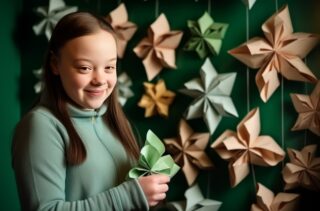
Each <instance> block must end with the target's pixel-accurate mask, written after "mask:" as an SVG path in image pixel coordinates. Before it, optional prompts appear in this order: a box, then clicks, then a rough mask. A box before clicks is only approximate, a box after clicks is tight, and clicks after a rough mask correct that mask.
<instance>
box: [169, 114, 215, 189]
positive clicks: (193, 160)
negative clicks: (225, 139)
mask: <svg viewBox="0 0 320 211" xmlns="http://www.w3.org/2000/svg"><path fill="white" fill-rule="evenodd" d="M209 138H210V134H209V133H195V132H194V131H193V130H192V128H191V127H190V126H189V125H188V124H187V122H186V121H185V120H183V119H182V120H181V121H180V125H179V137H176V138H167V139H164V142H165V145H166V148H167V151H168V152H169V153H170V154H171V155H173V158H174V161H175V162H177V163H178V165H180V166H181V167H182V171H183V173H184V175H185V177H186V180H187V183H188V185H189V186H190V185H192V184H193V183H194V182H195V180H196V178H197V176H198V173H199V172H198V170H199V169H212V168H213V163H212V162H211V160H210V159H209V157H208V156H207V155H206V153H205V151H204V150H205V148H206V146H207V144H208V141H209Z"/></svg>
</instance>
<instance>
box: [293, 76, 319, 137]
mask: <svg viewBox="0 0 320 211" xmlns="http://www.w3.org/2000/svg"><path fill="white" fill-rule="evenodd" d="M291 99H292V102H293V105H294V108H295V109H296V111H297V112H298V113H299V116H298V119H297V121H296V123H295V125H294V126H293V128H292V129H291V130H294V131H295V130H303V129H309V130H310V131H311V132H313V133H314V134H316V135H318V136H320V81H319V82H318V83H317V85H316V87H315V88H314V90H313V92H312V93H311V95H310V96H309V95H302V94H291Z"/></svg>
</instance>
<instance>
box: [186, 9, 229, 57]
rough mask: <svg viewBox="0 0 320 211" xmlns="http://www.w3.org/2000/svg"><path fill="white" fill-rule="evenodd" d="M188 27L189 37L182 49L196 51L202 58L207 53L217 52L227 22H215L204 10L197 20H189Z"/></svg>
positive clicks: (214, 53) (215, 53) (216, 53)
mask: <svg viewBox="0 0 320 211" xmlns="http://www.w3.org/2000/svg"><path fill="white" fill-rule="evenodd" d="M188 27H189V29H190V32H191V38H190V40H189V41H188V42H187V44H186V45H185V47H184V50H186V51H196V52H197V54H198V55H199V57H200V58H201V59H204V58H205V57H206V56H207V55H208V54H209V53H211V54H213V55H218V54H219V52H220V49H221V45H222V39H223V38H224V36H225V33H226V31H227V28H228V24H225V23H215V22H214V21H213V19H212V18H211V16H210V15H209V14H208V13H207V12H205V13H204V14H203V15H202V17H201V18H199V19H198V21H191V20H189V21H188Z"/></svg>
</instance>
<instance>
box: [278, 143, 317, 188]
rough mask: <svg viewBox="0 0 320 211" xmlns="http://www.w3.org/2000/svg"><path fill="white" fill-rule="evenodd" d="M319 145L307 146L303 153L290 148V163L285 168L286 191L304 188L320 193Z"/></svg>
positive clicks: (283, 173)
mask: <svg viewBox="0 0 320 211" xmlns="http://www.w3.org/2000/svg"><path fill="white" fill-rule="evenodd" d="M316 150H317V145H309V146H305V147H304V148H303V149H302V150H301V151H297V150H294V149H290V148H288V155H289V158H290V162H289V163H287V164H286V166H285V167H284V168H283V171H282V176H283V180H284V181H285V183H286V185H285V190H288V189H293V188H295V187H304V188H307V189H310V190H315V191H320V157H315V154H316Z"/></svg>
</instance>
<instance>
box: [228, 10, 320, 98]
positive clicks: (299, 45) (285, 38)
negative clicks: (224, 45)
mask: <svg viewBox="0 0 320 211" xmlns="http://www.w3.org/2000/svg"><path fill="white" fill-rule="evenodd" d="M262 30H263V32H264V35H265V37H266V39H264V38H260V37H255V38H252V39H251V40H249V41H248V42H246V43H244V44H242V45H240V46H239V47H237V48H235V49H232V50H230V51H229V53H230V54H231V55H232V56H234V57H235V58H237V59H238V60H240V61H242V62H243V63H245V64H246V65H247V66H249V67H250V68H254V69H256V68H260V70H259V71H258V73H257V75H256V84H257V86H258V88H259V91H260V97H261V99H262V100H263V101H264V102H266V101H268V99H269V98H270V97H271V95H272V94H273V92H274V91H275V90H276V89H277V88H278V86H279V84H280V82H279V79H278V73H279V74H281V75H283V76H284V77H285V78H286V79H288V80H294V81H304V82H312V83H315V82H317V79H316V76H314V75H313V73H312V72H311V70H310V69H309V68H308V67H307V66H306V64H305V63H304V62H303V61H302V58H304V57H305V56H306V55H307V54H308V53H309V52H310V50H311V49H312V48H313V47H314V46H315V45H316V44H317V42H318V41H319V38H318V36H315V35H312V34H307V33H293V28H292V24H291V20H290V15H289V10H288V6H285V7H283V8H282V9H281V10H279V11H278V12H277V13H276V14H274V15H273V16H271V17H270V18H269V19H268V20H267V21H266V22H265V23H264V24H263V25H262Z"/></svg>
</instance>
